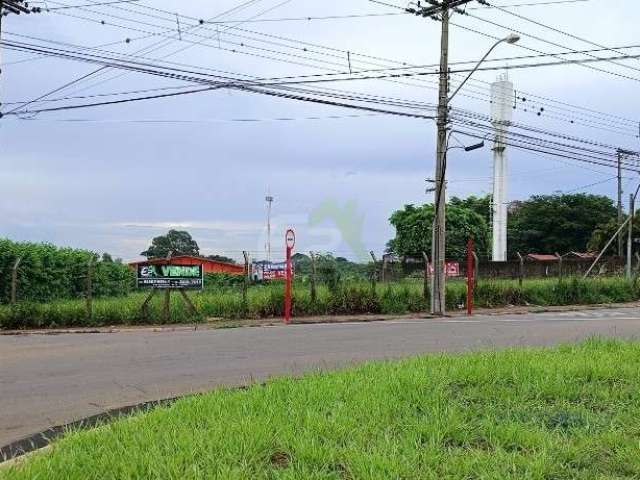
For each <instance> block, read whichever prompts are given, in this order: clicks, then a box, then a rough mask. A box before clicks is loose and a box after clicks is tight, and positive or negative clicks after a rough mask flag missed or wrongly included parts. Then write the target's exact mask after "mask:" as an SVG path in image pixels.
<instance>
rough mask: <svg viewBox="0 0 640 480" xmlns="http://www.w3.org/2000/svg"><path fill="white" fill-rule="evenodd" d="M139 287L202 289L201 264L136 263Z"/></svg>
mask: <svg viewBox="0 0 640 480" xmlns="http://www.w3.org/2000/svg"><path fill="white" fill-rule="evenodd" d="M137 273H138V275H137V285H138V287H139V288H145V287H146V288H165V289H167V288H175V289H195V290H199V289H202V287H203V285H204V280H203V273H204V272H203V269H202V265H173V264H166V265H138V272H137Z"/></svg>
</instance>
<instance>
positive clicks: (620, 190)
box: [618, 149, 623, 258]
mask: <svg viewBox="0 0 640 480" xmlns="http://www.w3.org/2000/svg"><path fill="white" fill-rule="evenodd" d="M622 153H623V152H622V150H621V149H618V227H620V225H622ZM618 256H619V257H621V258H622V233H620V234H619V235H618Z"/></svg>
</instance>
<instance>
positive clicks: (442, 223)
mask: <svg viewBox="0 0 640 480" xmlns="http://www.w3.org/2000/svg"><path fill="white" fill-rule="evenodd" d="M442 4H443V8H442V13H441V14H440V18H441V21H442V32H441V36H440V82H439V93H438V119H437V121H436V122H437V128H438V135H437V147H436V174H435V194H434V195H435V196H434V205H435V215H434V220H433V231H432V238H431V261H432V263H433V275H432V276H431V313H432V314H434V315H444V314H445V282H446V272H445V268H444V262H445V237H446V217H445V213H446V212H445V208H446V206H445V202H446V198H447V195H446V168H447V164H446V161H447V119H448V113H449V2H448V1H446V0H445V1H443V2H442Z"/></svg>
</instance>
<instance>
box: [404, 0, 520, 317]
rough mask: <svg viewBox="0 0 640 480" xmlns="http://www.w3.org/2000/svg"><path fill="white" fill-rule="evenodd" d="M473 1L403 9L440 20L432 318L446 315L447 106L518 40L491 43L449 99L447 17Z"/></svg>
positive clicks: (435, 1) (435, 0) (432, 1)
mask: <svg viewBox="0 0 640 480" xmlns="http://www.w3.org/2000/svg"><path fill="white" fill-rule="evenodd" d="M471 1H472V0H427V2H426V3H428V4H429V6H425V7H423V6H421V4H420V2H418V6H417V8H414V7H410V8H406V9H405V11H406V12H407V13H412V14H414V15H417V16H419V17H425V18H432V19H434V20H439V21H440V22H441V24H442V33H441V38H440V72H439V73H440V82H439V83H440V85H439V92H438V116H437V121H436V124H437V128H438V135H437V147H436V168H435V170H436V175H435V179H434V180H433V183H434V187H435V188H434V207H435V215H434V220H433V231H432V238H431V261H432V262H433V275H432V276H431V285H432V288H431V313H432V314H434V315H444V313H445V305H446V303H445V282H446V272H445V251H446V249H445V238H446V220H445V203H446V183H447V180H446V175H447V139H448V134H447V129H448V113H449V102H450V101H451V100H452V99H453V97H455V96H456V94H457V93H458V92H459V91H460V89H461V88H462V87H463V86H464V84H465V83H466V82H467V81H468V80H469V78H470V77H471V75H473V73H474V72H475V71H476V70H477V69H478V67H480V65H481V64H482V62H484V61H485V60H486V59H487V57H488V56H489V54H490V53H491V52H492V51H493V50H494V49H495V48H496V47H497V46H498V45H500V44H501V43H503V42H504V43H511V44H513V43H516V42H517V41H518V40H520V37H519V36H518V35H516V34H515V33H511V34H509V35H508V36H506V37H505V38H501V39H499V40H498V41H497V42H496V43H494V44H493V45H492V46H491V48H490V49H489V51H488V52H487V53H486V54H485V55H484V56H483V57H482V58H481V59H480V61H479V62H478V63H477V64H476V66H475V67H474V68H473V70H471V72H470V73H469V75H467V77H466V78H465V79H464V80H463V81H462V82H461V83H460V84H458V87H457V88H456V90H455V91H454V92H453V93H452V94H451V95H449V16H450V13H451V11H455V12H459V13H464V11H463V10H461V9H460V7H462V6H464V5H466V4H467V3H470V2H471ZM478 2H479V3H481V4H487V2H486V1H485V0H478Z"/></svg>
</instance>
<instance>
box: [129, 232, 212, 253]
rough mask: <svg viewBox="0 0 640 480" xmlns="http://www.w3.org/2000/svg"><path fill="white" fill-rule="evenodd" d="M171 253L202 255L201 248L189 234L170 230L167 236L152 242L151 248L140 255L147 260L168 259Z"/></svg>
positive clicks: (156, 238) (161, 236)
mask: <svg viewBox="0 0 640 480" xmlns="http://www.w3.org/2000/svg"><path fill="white" fill-rule="evenodd" d="M169 252H171V253H172V254H173V255H195V256H198V255H200V248H199V247H198V244H197V243H196V241H195V240H194V239H193V238H191V235H190V234H189V232H185V231H180V230H169V232H168V233H167V234H166V235H160V236H159V237H155V238H154V239H153V240H151V246H150V247H149V248H148V249H147V250H145V251H144V252H142V253H141V254H140V255H142V256H145V257H147V258H161V257H166V256H167V255H169Z"/></svg>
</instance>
